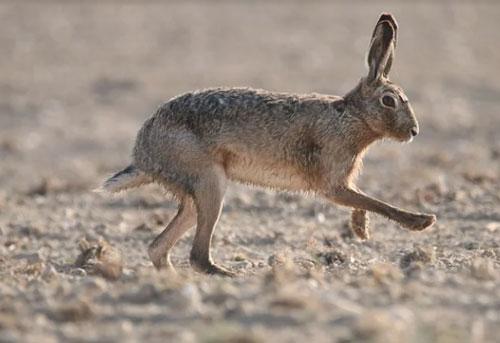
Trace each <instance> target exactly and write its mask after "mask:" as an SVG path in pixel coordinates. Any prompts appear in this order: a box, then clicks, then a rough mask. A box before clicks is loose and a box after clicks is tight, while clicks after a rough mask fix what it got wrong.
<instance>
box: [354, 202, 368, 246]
mask: <svg viewBox="0 0 500 343" xmlns="http://www.w3.org/2000/svg"><path fill="white" fill-rule="evenodd" d="M351 230H352V232H353V233H354V234H355V235H356V236H358V237H359V238H361V239H363V240H366V239H369V238H370V229H369V227H368V213H366V211H365V210H359V209H354V210H352V214H351Z"/></svg>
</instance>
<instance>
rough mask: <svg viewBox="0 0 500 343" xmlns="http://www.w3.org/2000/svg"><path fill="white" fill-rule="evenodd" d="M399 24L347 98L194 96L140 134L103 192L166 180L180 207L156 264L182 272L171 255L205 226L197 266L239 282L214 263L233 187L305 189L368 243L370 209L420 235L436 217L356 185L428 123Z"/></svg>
mask: <svg viewBox="0 0 500 343" xmlns="http://www.w3.org/2000/svg"><path fill="white" fill-rule="evenodd" d="M397 29H398V25H397V23H396V20H395V19H394V17H393V16H392V15H391V14H386V13H383V14H382V15H381V16H380V18H379V20H378V22H377V24H376V26H375V29H374V31H373V35H372V38H371V43H370V47H369V52H368V56H367V63H368V67H369V71H368V75H367V76H366V77H363V78H362V79H361V80H360V81H359V83H358V84H357V85H356V87H355V88H354V89H352V90H351V91H350V92H349V93H347V94H346V95H345V96H344V97H339V96H332V95H319V94H307V95H302V94H287V93H277V92H270V91H265V90H259V89H251V88H213V89H206V90H200V91H194V92H189V93H186V94H183V95H180V96H177V97H174V98H172V99H171V100H169V101H167V102H166V103H164V104H163V105H162V106H161V107H160V108H159V109H158V110H157V111H156V113H154V115H153V116H152V117H151V118H149V119H148V120H146V122H145V123H144V125H143V127H142V128H141V129H140V130H139V133H138V135H137V139H136V143H135V147H134V151H133V161H132V164H131V165H130V166H128V167H126V168H125V169H123V170H122V171H120V172H118V173H117V174H115V175H114V176H112V177H111V178H109V179H108V180H106V181H105V182H104V184H103V186H102V190H104V191H108V192H118V191H122V190H124V189H127V188H131V187H137V186H140V185H143V184H147V183H151V182H156V183H159V184H161V185H163V186H164V187H165V188H166V189H167V190H168V191H169V192H171V193H172V194H173V195H174V196H175V198H176V199H178V201H179V203H180V205H179V210H178V212H177V214H176V216H175V217H174V218H173V220H172V221H171V222H170V223H169V224H168V226H167V227H166V228H165V230H163V232H162V233H161V234H160V235H159V236H158V237H156V239H154V241H153V242H152V243H151V245H150V246H149V248H148V253H149V257H150V259H151V261H152V262H153V264H154V266H155V267H156V268H158V269H160V268H173V267H172V264H171V262H170V250H171V249H172V247H173V246H174V244H175V243H176V242H177V241H178V240H179V238H180V237H181V236H182V235H183V234H184V233H185V232H186V231H187V230H188V229H190V228H191V227H194V226H195V225H196V233H195V237H194V241H193V247H192V250H191V254H190V262H191V265H192V267H193V268H194V269H195V270H197V271H199V272H205V273H208V274H220V275H226V276H229V275H233V273H232V272H231V271H230V270H228V269H226V268H224V267H222V266H219V265H217V264H215V263H214V262H213V260H212V258H211V254H210V245H211V241H212V234H213V231H214V228H215V225H216V224H217V221H218V219H219V216H220V213H221V209H222V203H223V199H224V193H225V191H226V188H227V186H228V181H229V180H231V181H236V182H241V183H245V184H250V185H256V186H263V187H269V188H273V189H281V190H288V191H304V192H308V193H313V194H316V195H319V196H322V197H324V198H326V199H327V200H329V201H331V202H333V203H336V204H339V205H343V206H348V207H351V208H353V211H352V221H351V227H352V229H353V231H354V233H356V234H357V235H358V236H359V237H360V238H363V239H366V238H368V227H367V211H369V212H375V213H378V214H380V215H383V216H385V217H387V218H389V219H391V220H394V221H396V222H398V223H399V224H400V225H401V226H403V227H405V228H408V229H410V230H423V229H425V228H427V227H429V226H431V225H432V224H433V223H434V222H435V221H436V217H435V216H434V215H429V214H420V213H412V212H408V211H405V210H402V209H400V208H397V207H394V206H391V205H389V204H387V203H384V202H382V201H380V200H377V199H374V198H371V197H369V196H367V195H365V194H363V193H362V192H361V191H360V190H358V189H357V188H356V186H355V185H354V180H355V178H356V176H357V174H358V173H359V170H360V167H361V160H362V157H363V155H364V153H365V151H366V149H367V148H368V146H369V145H370V144H372V143H373V142H375V141H376V140H378V139H382V138H393V139H395V140H398V141H401V142H408V141H411V140H412V139H413V137H414V136H416V135H417V134H418V130H419V129H418V123H417V120H416V118H415V115H414V113H413V110H412V107H411V106H410V103H409V102H408V98H407V96H406V95H405V93H404V92H403V90H402V89H401V87H399V86H397V85H396V84H394V83H392V82H391V81H389V79H388V75H389V71H390V69H391V65H392V62H393V59H394V49H395V47H396V38H397Z"/></svg>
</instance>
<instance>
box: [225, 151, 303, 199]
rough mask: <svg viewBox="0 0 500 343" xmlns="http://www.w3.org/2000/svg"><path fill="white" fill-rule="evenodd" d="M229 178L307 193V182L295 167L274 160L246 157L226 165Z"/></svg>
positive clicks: (229, 160) (234, 158) (231, 159)
mask: <svg viewBox="0 0 500 343" xmlns="http://www.w3.org/2000/svg"><path fill="white" fill-rule="evenodd" d="M225 169H226V173H227V176H228V177H229V178H230V179H231V180H233V181H237V182H241V183H246V184H252V185H256V186H262V187H270V188H276V189H283V190H291V191H307V190H308V189H309V188H310V186H309V183H308V182H307V180H306V179H305V177H304V176H303V175H301V173H300V172H299V171H298V170H296V169H295V168H294V167H293V166H290V165H287V164H286V163H280V162H276V161H272V160H268V161H266V160H262V159H261V158H259V159H258V158H255V157H245V158H236V157H233V158H230V159H228V160H227V161H226V163H225Z"/></svg>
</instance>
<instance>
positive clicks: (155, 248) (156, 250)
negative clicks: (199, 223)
mask: <svg viewBox="0 0 500 343" xmlns="http://www.w3.org/2000/svg"><path fill="white" fill-rule="evenodd" d="M195 224H196V210H195V207H194V203H193V200H192V199H191V198H190V197H189V196H187V195H185V196H183V197H182V198H181V200H180V204H179V210H178V212H177V214H176V215H175V217H174V219H172V221H171V222H170V223H169V224H168V225H167V227H166V228H165V230H163V232H162V233H161V234H159V235H158V236H157V237H156V238H155V239H154V241H153V242H152V243H151V244H150V245H149V248H148V254H149V258H150V259H151V261H152V262H153V264H154V266H155V267H156V268H157V269H161V268H170V269H171V270H174V269H173V266H172V263H171V262H170V250H171V249H172V247H173V246H174V245H175V243H177V241H178V240H179V238H181V237H182V235H183V234H184V233H185V232H186V231H187V230H189V229H190V228H192V227H193V226H194V225H195Z"/></svg>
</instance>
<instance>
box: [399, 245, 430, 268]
mask: <svg viewBox="0 0 500 343" xmlns="http://www.w3.org/2000/svg"><path fill="white" fill-rule="evenodd" d="M435 259H436V252H435V251H434V249H432V248H427V247H425V248H423V247H419V246H416V247H414V248H413V250H412V251H409V252H406V253H405V254H404V255H403V257H401V260H400V263H399V265H400V267H401V268H402V269H406V268H408V267H410V266H411V265H412V264H413V263H423V264H428V263H432V262H434V261H435Z"/></svg>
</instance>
